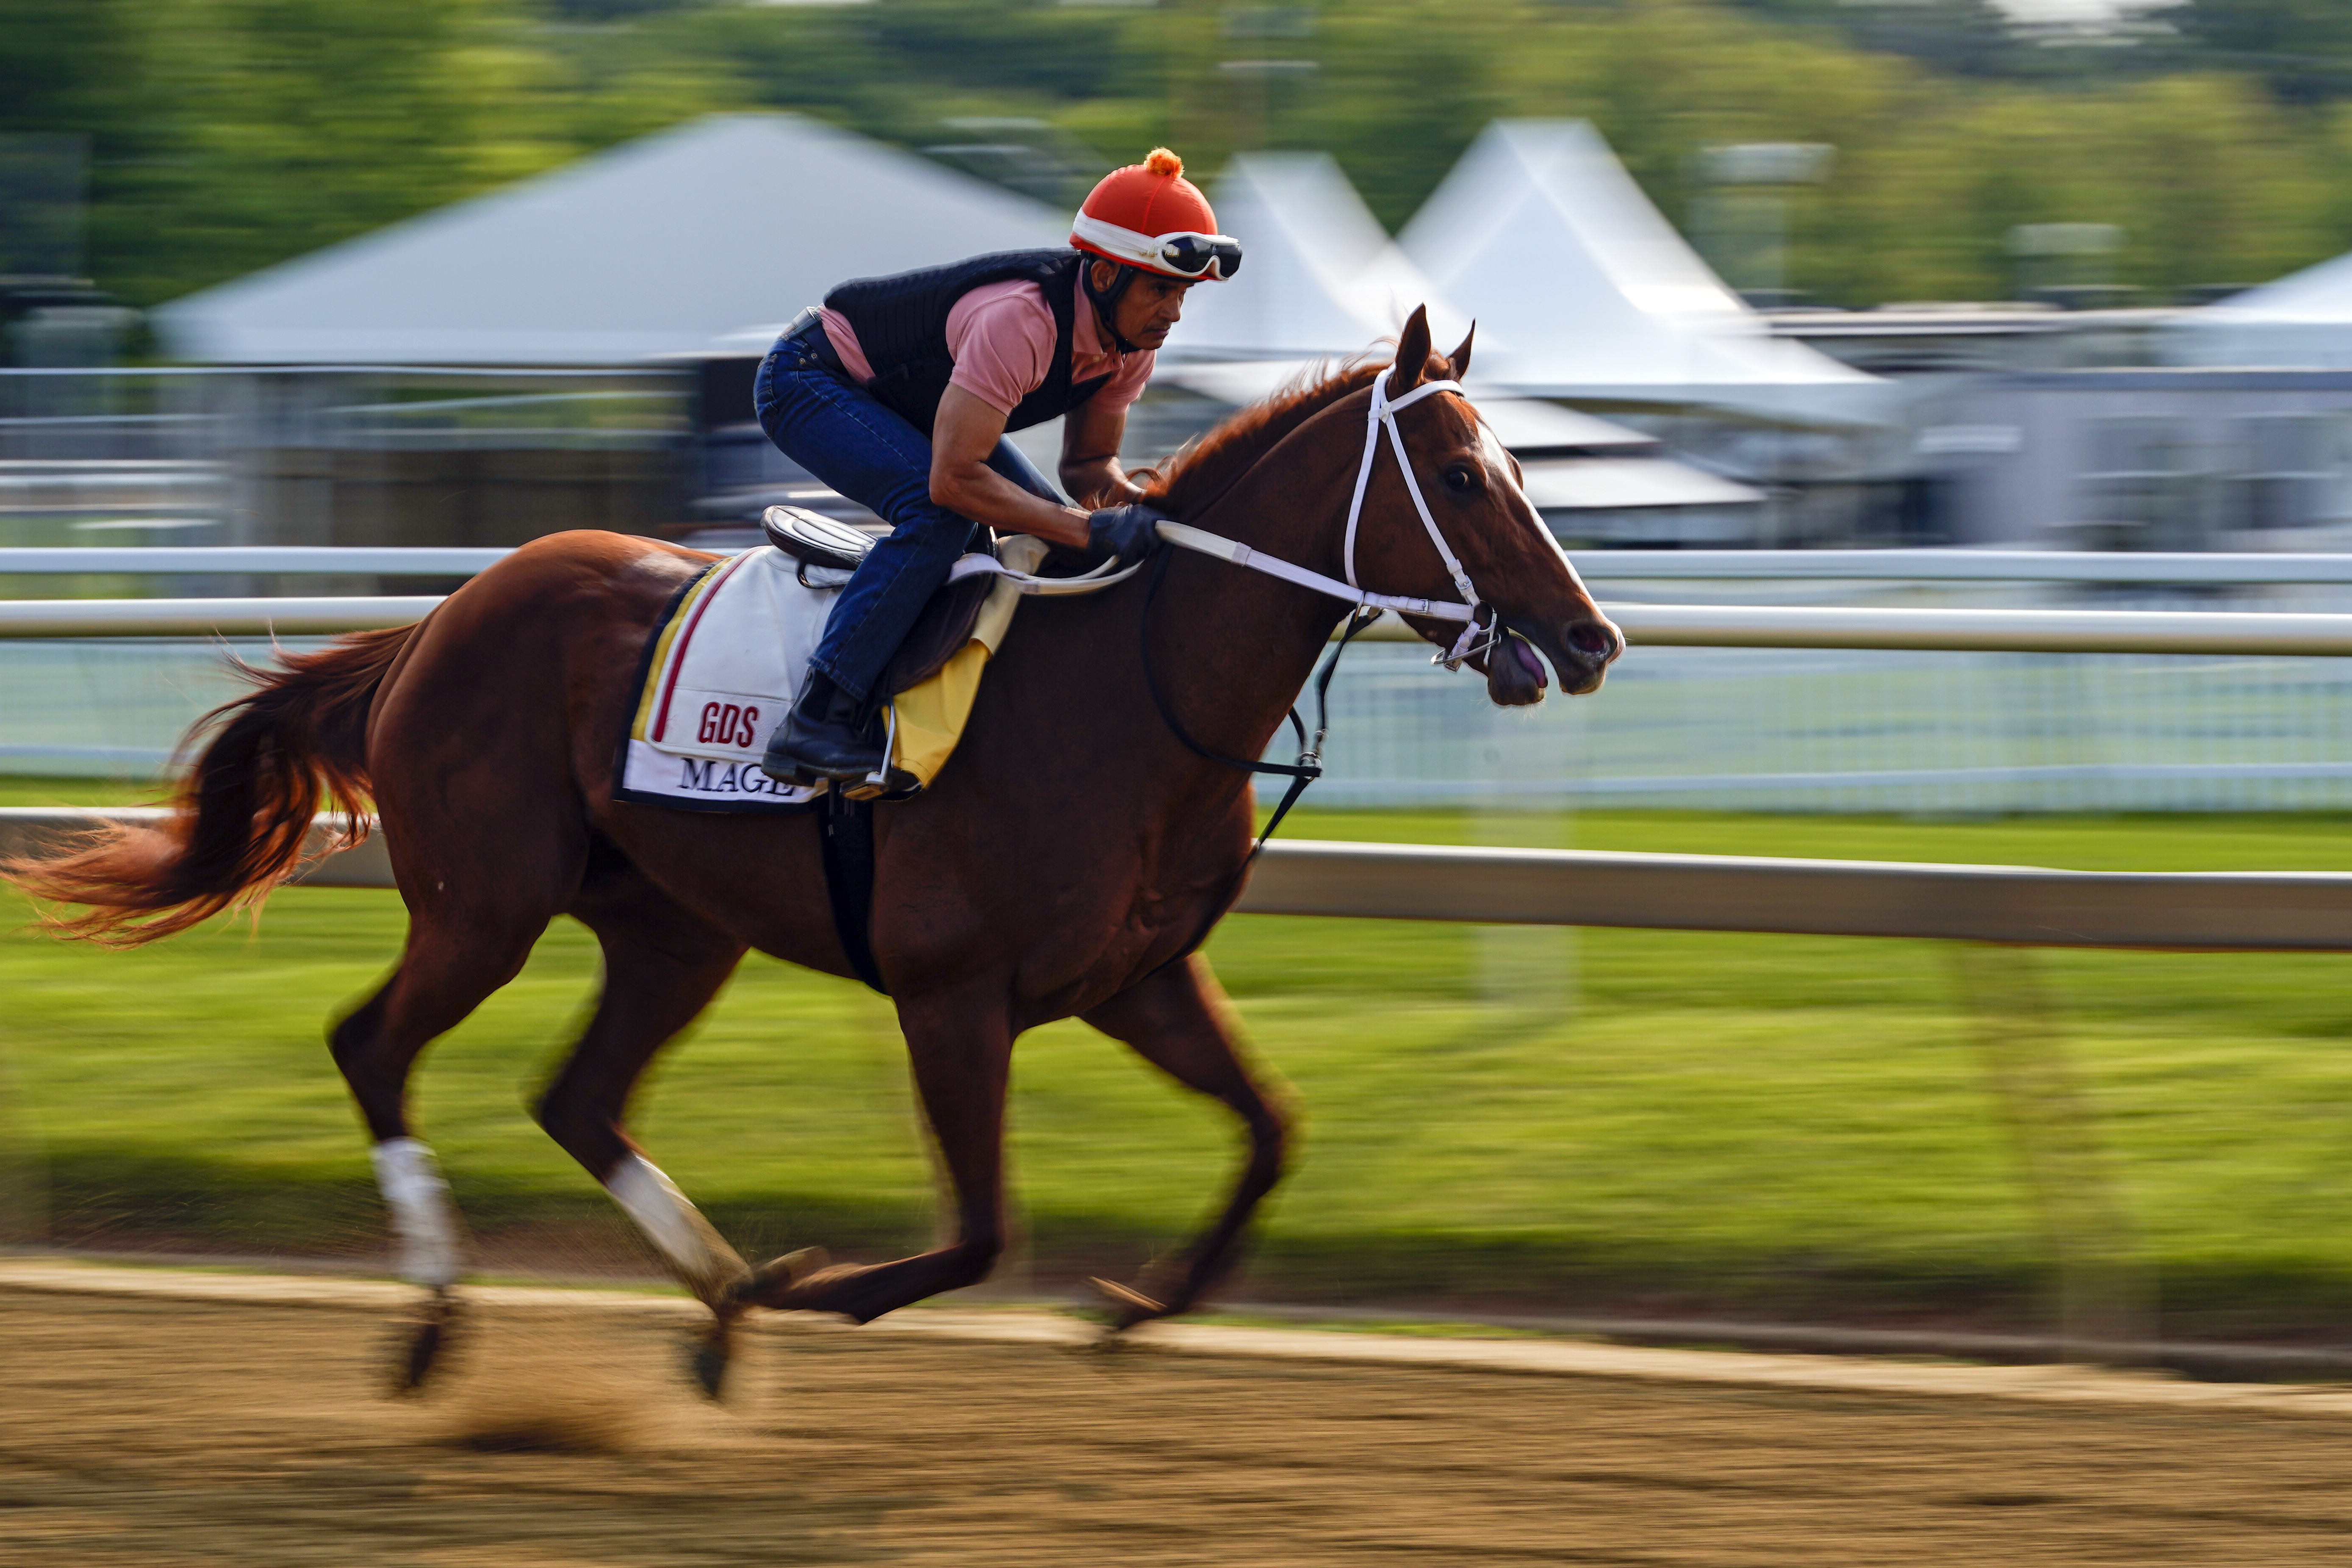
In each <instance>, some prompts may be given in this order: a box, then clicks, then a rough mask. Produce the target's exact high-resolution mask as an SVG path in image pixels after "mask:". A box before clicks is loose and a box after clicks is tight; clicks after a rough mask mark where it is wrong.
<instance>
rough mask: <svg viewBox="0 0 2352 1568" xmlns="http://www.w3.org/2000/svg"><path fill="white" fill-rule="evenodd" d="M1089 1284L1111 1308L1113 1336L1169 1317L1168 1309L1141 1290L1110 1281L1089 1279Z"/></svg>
mask: <svg viewBox="0 0 2352 1568" xmlns="http://www.w3.org/2000/svg"><path fill="white" fill-rule="evenodd" d="M1087 1284H1089V1285H1091V1286H1093V1287H1094V1288H1095V1291H1096V1293H1097V1294H1098V1295H1099V1296H1101V1297H1102V1299H1103V1301H1104V1303H1105V1304H1106V1305H1108V1307H1109V1308H1110V1331H1111V1332H1112V1333H1113V1334H1118V1333H1123V1332H1125V1331H1127V1330H1129V1329H1131V1328H1133V1327H1135V1325H1136V1324H1138V1323H1148V1322H1150V1321H1151V1320H1152V1319H1154V1318H1164V1317H1166V1316H1168V1309H1167V1308H1166V1307H1164V1306H1162V1305H1161V1304H1160V1303H1159V1302H1157V1301H1155V1300H1152V1299H1151V1298H1150V1297H1149V1296H1147V1295H1145V1294H1144V1293H1143V1292H1142V1291H1140V1290H1135V1289H1129V1288H1128V1287H1127V1286H1125V1285H1121V1284H1118V1282H1117V1281H1115V1280H1110V1279H1089V1280H1087Z"/></svg>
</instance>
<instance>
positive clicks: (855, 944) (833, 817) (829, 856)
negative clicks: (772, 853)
mask: <svg viewBox="0 0 2352 1568" xmlns="http://www.w3.org/2000/svg"><path fill="white" fill-rule="evenodd" d="M816 805H817V833H818V840H819V843H820V845H821V847H822V854H823V858H824V895H825V899H826V900H827V901H828V902H830V903H831V904H832V905H833V932H834V935H835V936H836V937H839V938H840V939H841V951H842V952H845V953H847V954H848V955H849V967H850V968H851V969H852V970H853V971H855V972H856V975H857V978H858V979H860V980H863V981H864V982H866V985H867V986H868V987H870V988H871V989H872V990H874V991H876V992H878V993H879V994H882V995H885V996H887V995H888V994H890V989H889V987H888V986H887V985H885V984H882V966H881V965H880V964H878V963H875V962H874V803H873V802H872V801H870V800H852V799H850V798H849V797H848V796H847V795H844V794H842V793H841V790H840V789H839V787H837V786H836V787H835V788H832V789H828V790H826V791H825V792H824V794H823V795H819V796H817V802H816Z"/></svg>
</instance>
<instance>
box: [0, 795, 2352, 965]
mask: <svg viewBox="0 0 2352 1568" xmlns="http://www.w3.org/2000/svg"><path fill="white" fill-rule="evenodd" d="M164 815H165V812H164V811H163V808H161V807H155V806H111V807H49V806H5V807H0V859H5V858H11V857H15V856H20V855H26V854H30V853H35V852H37V851H39V850H41V849H42V848H44V847H54V846H57V845H59V844H62V843H64V842H67V841H69V840H70V839H71V838H73V837H74V836H76V835H77V834H79V833H83V832H86V831H87V830H89V828H91V827H93V826H99V825H100V824H103V823H108V822H135V823H152V822H156V821H159V820H161V819H162V818H163V816H164ZM341 826H342V821H341V818H337V817H332V816H321V817H320V819H319V820H318V822H317V824H315V825H314V826H313V827H312V829H311V837H310V850H311V852H312V853H313V854H314V855H316V856H318V857H320V858H317V859H316V860H314V861H313V862H312V863H311V864H310V867H309V868H308V869H307V870H306V872H305V873H304V874H303V875H302V876H301V877H300V878H299V880H300V881H302V882H305V883H308V884H310V885H311V886H314V887H325V888H386V889H389V888H392V887H394V886H395V885H396V884H395V881H394V876H393V868H392V859H391V857H390V855H389V853H388V852H387V847H386V843H385V840H384V838H383V835H382V834H381V833H378V834H375V835H373V836H371V837H369V838H367V839H366V840H365V841H363V842H362V843H361V844H360V845H359V846H358V847H356V848H352V849H346V850H342V851H340V852H336V853H332V854H330V853H327V849H328V846H329V845H330V843H331V840H332V838H333V837H334V836H335V835H336V834H337V833H338V832H339V831H340V830H341ZM1236 908H1237V910H1238V911H1239V912H1241V913H1244V914H1271V915H1333V916H1343V917H1350V918H1355V919H1364V920H1418V921H1463V922H1467V923H1472V924H1482V925H1555V926H1625V927H1635V928H1640V929H1643V930H1654V931H1748V932H1760V933H1765V934H1777V935H1788V936H1881V937H1913V938H1931V939H1941V940H1947V941H1956V942H1998V943H2003V944H2008V945H2014V946H2029V947H2108V948H2154V949H2180V948H2195V949H2200V950H2204V951H2227V952H2352V873H2347V872H2328V871H2314V872H2289V871H2275V872H2237V871H2183V872H2143V871H2068V870H2054V869H2050V868H2042V867H2032V866H1946V865H1927V864H1911V863H1906V862H1901V861H1885V860H1800V859H1780V858H1769V857H1759V856H1733V855H1647V854H1631V853H1624V852H1619V851H1600V850H1572V849H1488V848H1463V847H1452V846H1444V845H1430V844H1360V843H1349V842H1339V841H1335V840H1322V839H1283V838H1277V839H1276V840H1274V841H1273V842H1272V843H1270V844H1268V845H1267V846H1266V847H1265V855H1264V857H1263V858H1261V859H1260V861H1259V863H1258V866H1257V868H1256V869H1255V872H1254V873H1253V874H1252V877H1251V879H1250V884H1249V887H1248V889H1247V890H1246V891H1245V892H1244V894H1243V896H1242V900H1241V902H1240V903H1239V905H1237V906H1236Z"/></svg>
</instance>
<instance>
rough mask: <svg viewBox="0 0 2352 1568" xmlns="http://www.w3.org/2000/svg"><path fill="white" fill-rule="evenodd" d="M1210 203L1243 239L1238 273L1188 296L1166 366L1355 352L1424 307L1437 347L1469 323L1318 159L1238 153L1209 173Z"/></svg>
mask: <svg viewBox="0 0 2352 1568" xmlns="http://www.w3.org/2000/svg"><path fill="white" fill-rule="evenodd" d="M1211 204H1212V205H1213V206H1215V208H1216V209H1217V222H1218V225H1219V226H1221V227H1223V230H1224V231H1225V232H1226V233H1227V234H1230V235H1232V236H1234V237H1235V238H1237V239H1239V240H1240V241H1241V242H1242V247H1243V260H1242V268H1241V271H1240V272H1239V273H1238V274H1237V275H1236V276H1235V277H1234V278H1233V279H1231V280H1229V281H1226V282H1210V283H1202V284H1201V285H1199V286H1198V287H1196V288H1195V289H1193V290H1192V293H1191V295H1190V296H1188V297H1187V298H1186V300H1185V302H1184V319H1183V321H1181V322H1180V323H1179V324H1178V326H1177V328H1176V331H1174V332H1173V333H1172V334H1171V336H1170V338H1169V341H1168V347H1167V349H1166V350H1164V351H1163V357H1164V358H1165V359H1167V360H1170V361H1177V362H1215V361H1232V360H1258V359H1265V360H1300V359H1307V358H1314V357H1318V356H1326V355H1340V354H1351V353H1359V352H1360V351H1362V350H1364V349H1368V348H1370V347H1372V346H1373V345H1374V344H1376V343H1378V342H1380V341H1381V339H1383V338H1388V337H1393V336H1394V335H1395V334H1396V331H1397V329H1398V328H1399V327H1402V325H1404V321H1405V318H1406V317H1407V316H1409V315H1411V314H1412V311H1413V309H1414V307H1415V306H1418V305H1423V304H1427V305H1429V306H1430V327H1431V330H1432V331H1433V333H1434V335H1435V337H1436V339H1437V340H1438V343H1439V346H1440V347H1441V348H1451V347H1453V346H1454V343H1455V342H1458V341H1460V338H1461V335H1462V332H1463V331H1464V329H1465V327H1466V325H1467V322H1466V321H1465V320H1464V319H1463V318H1462V316H1461V315H1460V314H1459V313H1458V312H1456V311H1454V310H1452V309H1451V308H1450V307H1448V306H1447V305H1446V304H1445V302H1444V300H1439V299H1438V298H1437V297H1436V290H1435V289H1433V288H1432V287H1431V285H1430V283H1429V281H1428V279H1424V278H1423V277H1422V276H1421V273H1420V270H1419V269H1418V268H1415V267H1414V266H1413V265H1412V262H1410V261H1408V260H1407V259H1405V256H1404V253H1403V252H1402V250H1400V249H1399V248H1398V247H1397V246H1396V244H1395V242H1394V241H1392V240H1391V239H1390V238H1389V237H1388V233H1387V231H1386V230H1384V229H1382V228H1381V226H1380V223H1379V221H1378V220H1377V219H1375V218H1374V217H1373V216H1372V215H1371V213H1370V211H1369V210H1368V209H1367V208H1366V207H1365V205H1364V203H1363V198H1362V197H1360V196H1359V195H1357V194H1356V188H1355V186H1353V185H1351V184H1349V183H1348V176H1347V175H1346V174H1342V173H1341V172H1340V169H1339V164H1338V163H1334V162H1332V161H1331V159H1330V158H1329V157H1328V156H1327V155H1326V154H1324V153H1244V154H1242V155H1241V156H1239V157H1237V158H1235V159H1234V161H1233V162H1232V163H1230V164H1228V165H1227V166H1226V168H1225V172H1224V173H1223V174H1222V175H1221V176H1219V178H1218V180H1217V184H1216V188H1215V189H1214V190H1213V192H1212V193H1211Z"/></svg>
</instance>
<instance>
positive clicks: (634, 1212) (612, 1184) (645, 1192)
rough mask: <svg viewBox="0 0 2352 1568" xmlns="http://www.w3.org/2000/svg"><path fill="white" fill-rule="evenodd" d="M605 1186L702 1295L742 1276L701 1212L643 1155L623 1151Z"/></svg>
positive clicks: (730, 1250)
mask: <svg viewBox="0 0 2352 1568" xmlns="http://www.w3.org/2000/svg"><path fill="white" fill-rule="evenodd" d="M604 1190H605V1191H606V1192H608V1193H611V1194H613V1201H614V1203H616V1204H619V1205H621V1212H622V1213H623V1214H625V1215H628V1216H629V1217H630V1218H631V1219H633V1220H635V1221H636V1222H637V1228H638V1229H639V1230H642V1231H644V1232H645V1233H646V1238H647V1239H648V1240H650V1241H651V1242H652V1243H653V1244H654V1245H655V1246H656V1247H659V1248H660V1249H661V1254H662V1256H663V1257H664V1258H668V1259H669V1262H670V1267H671V1268H675V1269H677V1272H678V1275H679V1277H680V1278H681V1279H684V1280H685V1281H686V1282H687V1283H688V1285H690V1286H692V1287H693V1288H694V1289H695V1290H696V1291H697V1292H698V1294H705V1295H707V1294H708V1293H709V1291H711V1290H712V1289H716V1288H718V1287H720V1286H724V1285H729V1284H732V1283H733V1282H734V1281H735V1280H736V1279H739V1278H740V1277H741V1276H742V1274H743V1272H744V1269H743V1260H742V1258H740V1257H738V1256H736V1253H735V1249H734V1248H733V1247H730V1246H728V1245H727V1244H726V1243H725V1242H724V1241H722V1240H720V1239H719V1233H718V1232H717V1231H716V1230H713V1229H712V1228H711V1226H710V1222H709V1220H707V1219H705V1218H703V1217H702V1212H701V1211H700V1210H699V1209H697V1208H696V1207H695V1206H694V1205H693V1204H691V1203H689V1202H688V1201H687V1196H686V1194H684V1193H681V1192H679V1191H678V1190H677V1184H676V1183H674V1182H672V1181H671V1180H670V1179H669V1178H668V1177H667V1176H666V1175H664V1174H662V1172H661V1167H660V1166H658V1165H656V1164H655V1163H653V1162H651V1161H650V1160H647V1159H646V1157H645V1156H644V1155H642V1154H624V1155H622V1156H621V1163H619V1164H617V1165H615V1166H614V1167H613V1173H612V1174H611V1175H609V1176H607V1177H605V1178H604Z"/></svg>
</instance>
